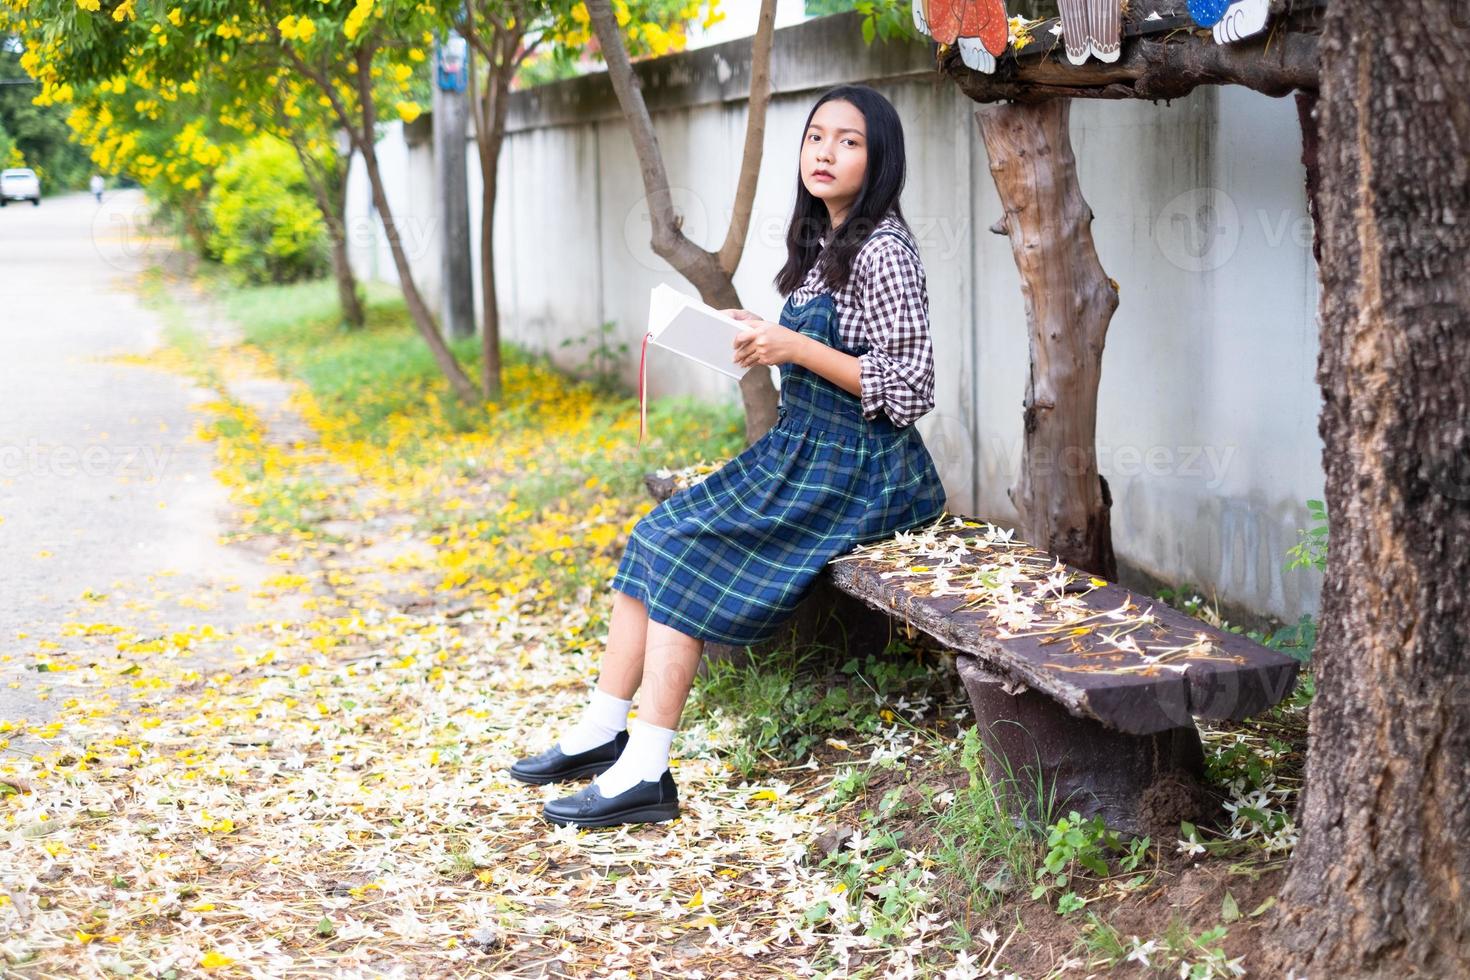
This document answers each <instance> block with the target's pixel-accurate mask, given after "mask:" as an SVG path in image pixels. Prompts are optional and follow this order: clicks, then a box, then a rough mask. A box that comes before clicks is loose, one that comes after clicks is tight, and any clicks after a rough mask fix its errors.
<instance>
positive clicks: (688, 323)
mask: <svg viewBox="0 0 1470 980" xmlns="http://www.w3.org/2000/svg"><path fill="white" fill-rule="evenodd" d="M749 329H751V327H750V325H749V324H746V323H743V322H741V321H740V320H737V319H735V318H734V317H730V316H726V315H725V314H723V313H721V312H720V311H719V310H716V309H715V308H714V307H712V306H708V305H706V304H705V303H703V302H701V301H700V300H699V299H697V298H695V297H693V296H690V295H688V294H686V293H682V292H680V291H679V290H677V289H675V288H674V287H673V286H667V285H664V284H663V283H659V284H658V285H657V286H654V287H653V292H652V293H651V294H650V295H649V298H648V332H647V334H645V335H644V337H643V352H642V354H641V355H640V356H639V358H638V442H639V443H640V444H641V443H642V442H643V435H644V433H645V432H646V431H647V429H648V347H649V345H650V344H651V345H653V346H655V347H662V348H664V349H665V350H671V351H673V352H674V353H675V354H678V355H680V356H682V357H687V358H689V360H691V361H694V362H695V363H698V364H703V365H704V366H705V367H708V368H714V369H715V370H716V371H718V372H720V373H721V374H723V375H726V376H727V377H731V378H734V379H735V380H737V381H738V380H740V379H741V378H743V377H744V376H745V374H746V372H748V371H749V370H750V368H743V367H740V366H739V365H738V364H736V363H735V338H736V337H737V336H739V335H740V333H742V332H743V331H746V330H749Z"/></svg>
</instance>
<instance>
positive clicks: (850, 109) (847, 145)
mask: <svg viewBox="0 0 1470 980" xmlns="http://www.w3.org/2000/svg"><path fill="white" fill-rule="evenodd" d="M867 132H868V130H867V126H866V124H865V121H864V119H863V114H862V113H861V112H859V111H858V108H857V106H855V105H853V104H852V103H851V102H844V101H842V100H840V99H831V100H829V101H827V102H823V103H822V104H821V105H820V106H818V107H817V111H816V112H815V113H813V114H812V121H811V125H810V126H808V127H807V131H806V135H805V137H803V139H802V144H801V181H802V184H803V185H805V187H806V189H807V190H808V191H809V192H810V193H811V195H812V196H813V197H817V198H821V199H822V201H824V202H825V203H826V205H827V212H828V214H829V215H831V218H832V227H834V228H835V227H837V226H838V225H839V224H841V223H842V220H843V219H844V218H845V217H846V216H847V209H848V208H849V207H850V206H851V205H852V202H853V201H854V200H856V199H857V195H858V191H859V189H861V188H862V186H863V175H864V174H866V173H867V170H868V138H867Z"/></svg>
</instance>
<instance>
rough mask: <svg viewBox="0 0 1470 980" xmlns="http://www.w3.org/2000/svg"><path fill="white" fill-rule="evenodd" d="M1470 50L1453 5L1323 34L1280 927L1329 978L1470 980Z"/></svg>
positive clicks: (1467, 26) (1298, 955)
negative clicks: (1314, 595) (1302, 650)
mask: <svg viewBox="0 0 1470 980" xmlns="http://www.w3.org/2000/svg"><path fill="white" fill-rule="evenodd" d="M1467 48H1470V18H1467V14H1466V13H1465V11H1464V9H1463V7H1462V5H1461V3H1460V2H1459V0H1417V2H1413V3H1407V4H1385V3H1382V2H1379V0H1333V3H1332V5H1331V7H1330V8H1329V12H1328V15H1327V21H1326V24H1325V27H1324V34H1323V40H1322V54H1323V62H1322V90H1321V105H1320V110H1319V111H1320V120H1319V122H1320V158H1319V162H1320V166H1321V192H1320V195H1319V201H1318V203H1319V207H1320V218H1321V225H1320V229H1319V231H1320V237H1321V242H1322V264H1321V277H1322V299H1321V338H1322V351H1321V356H1320V360H1319V362H1318V368H1317V380H1318V382H1319V383H1320V384H1321V386H1322V392H1323V395H1324V397H1325V405H1324V407H1323V410H1322V415H1321V419H1320V422H1319V431H1320V432H1321V435H1322V439H1323V443H1324V447H1323V461H1324V464H1325V467H1326V473H1327V483H1326V494H1327V496H1326V501H1327V510H1328V513H1329V515H1331V520H1332V533H1331V539H1330V543H1329V547H1328V560H1327V576H1326V582H1325V584H1324V586H1323V593H1322V626H1321V633H1320V635H1319V639H1318V646H1317V653H1316V659H1317V696H1316V702H1315V704H1314V706H1313V709H1312V717H1311V732H1310V737H1309V748H1308V757H1307V782H1306V789H1305V793H1304V797H1303V801H1302V805H1301V812H1300V828H1301V839H1300V843H1299V844H1298V845H1297V848H1296V852H1295V854H1294V856H1293V857H1292V859H1291V865H1290V872H1289V875H1288V879H1287V882H1286V885H1285V888H1284V889H1283V892H1282V895H1281V898H1282V914H1281V916H1280V918H1279V919H1278V922H1277V927H1278V929H1279V933H1278V938H1279V939H1281V940H1282V947H1281V948H1280V949H1279V950H1278V955H1280V956H1281V962H1280V963H1279V964H1278V967H1279V969H1280V971H1281V972H1284V970H1285V968H1286V967H1288V966H1290V967H1294V968H1295V969H1296V970H1297V972H1298V973H1299V974H1300V973H1302V972H1303V971H1307V973H1308V975H1310V976H1311V977H1313V978H1316V977H1360V976H1374V977H1379V976H1382V977H1408V976H1423V977H1451V976H1467V975H1470V911H1467V909H1470V683H1467V681H1470V675H1467V671H1470V587H1467V585H1466V583H1467V582H1470V367H1467V366H1470V277H1467V273H1466V269H1467V268H1470V101H1467V100H1466V98H1465V93H1466V92H1467V91H1470V50H1467ZM1269 975H1280V973H1279V972H1276V973H1270V974H1269Z"/></svg>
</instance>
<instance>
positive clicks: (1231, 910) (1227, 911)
mask: <svg viewBox="0 0 1470 980" xmlns="http://www.w3.org/2000/svg"><path fill="white" fill-rule="evenodd" d="M1220 918H1221V919H1223V920H1225V921H1226V922H1234V921H1235V920H1236V919H1239V918H1240V906H1239V905H1237V904H1235V896H1234V895H1232V894H1230V893H1229V892H1226V893H1225V900H1224V901H1223V902H1221V903H1220Z"/></svg>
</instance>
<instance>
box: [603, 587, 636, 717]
mask: <svg viewBox="0 0 1470 980" xmlns="http://www.w3.org/2000/svg"><path fill="white" fill-rule="evenodd" d="M647 643H648V608H647V607H646V606H644V605H643V603H641V602H639V601H638V600H637V599H635V598H633V597H632V596H630V595H628V594H627V593H625V592H619V591H617V590H616V589H614V590H613V605H612V619H611V621H610V622H609V624H608V628H607V649H606V650H604V651H603V654H602V671H601V672H600V673H599V674H598V675H597V686H598V687H599V688H600V689H601V690H604V691H606V692H607V693H608V694H611V695H612V696H613V697H615V698H623V699H624V700H626V699H628V698H631V697H632V696H633V692H634V691H636V690H638V682H639V681H640V680H642V679H643V651H644V649H645V648H646V646H647Z"/></svg>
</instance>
